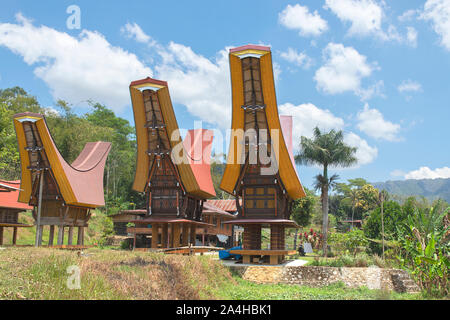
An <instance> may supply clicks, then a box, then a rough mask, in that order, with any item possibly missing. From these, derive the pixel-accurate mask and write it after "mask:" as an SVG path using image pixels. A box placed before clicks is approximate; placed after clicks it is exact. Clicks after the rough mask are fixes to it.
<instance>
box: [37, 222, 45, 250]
mask: <svg viewBox="0 0 450 320" xmlns="http://www.w3.org/2000/svg"><path fill="white" fill-rule="evenodd" d="M43 234H44V226H43V225H40V226H39V239H38V245H39V246H41V245H42V235H43Z"/></svg>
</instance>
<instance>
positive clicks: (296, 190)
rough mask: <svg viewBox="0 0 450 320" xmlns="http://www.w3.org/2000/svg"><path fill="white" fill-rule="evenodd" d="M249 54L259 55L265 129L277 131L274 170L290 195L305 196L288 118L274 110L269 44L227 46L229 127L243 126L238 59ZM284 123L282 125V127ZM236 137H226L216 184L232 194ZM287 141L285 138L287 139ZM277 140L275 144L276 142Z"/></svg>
mask: <svg viewBox="0 0 450 320" xmlns="http://www.w3.org/2000/svg"><path fill="white" fill-rule="evenodd" d="M247 57H253V58H258V59H259V66H260V74H261V86H262V96H263V97H264V104H265V114H266V119H267V125H268V130H269V132H271V131H272V130H277V131H278V133H279V134H278V136H279V139H278V141H277V139H274V137H271V139H272V140H273V144H274V148H275V149H278V153H277V152H275V156H276V161H277V163H278V173H279V175H280V178H281V180H282V183H283V185H284V186H285V188H286V191H287V192H288V194H289V196H290V197H291V198H292V199H298V198H301V197H304V196H305V191H304V190H303V186H302V184H301V183H300V179H299V177H298V175H297V171H296V168H295V162H294V161H293V153H292V135H289V134H288V133H289V132H292V120H291V121H290V122H289V120H287V119H286V120H281V121H280V116H279V114H278V105H277V99H276V93H275V83H274V76H273V67H272V54H271V51H270V48H269V47H264V46H256V45H246V46H241V47H237V48H234V49H230V53H229V59H230V69H231V84H232V96H233V99H232V104H233V106H232V123H231V128H232V130H240V129H241V130H244V127H245V124H244V115H245V111H244V109H243V108H242V106H243V105H244V83H243V72H242V62H241V61H242V59H244V58H247ZM283 127H284V129H283ZM236 138H237V141H230V149H229V151H228V159H227V165H226V167H225V172H224V175H223V178H222V181H221V184H220V188H221V189H222V190H224V191H226V192H228V193H230V194H234V191H235V187H236V183H237V181H238V179H239V175H240V170H241V163H240V162H241V160H240V159H242V152H243V148H241V147H239V146H242V145H243V137H241V136H239V135H237V136H236ZM286 138H288V139H290V143H288V142H289V141H286V140H287V139H286ZM277 142H278V144H277ZM289 144H290V146H289Z"/></svg>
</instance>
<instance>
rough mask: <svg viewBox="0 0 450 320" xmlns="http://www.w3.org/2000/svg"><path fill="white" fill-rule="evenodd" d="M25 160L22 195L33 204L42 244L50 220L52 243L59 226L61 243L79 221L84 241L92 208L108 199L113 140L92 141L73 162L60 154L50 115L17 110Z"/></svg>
mask: <svg viewBox="0 0 450 320" xmlns="http://www.w3.org/2000/svg"><path fill="white" fill-rule="evenodd" d="M14 124H15V129H16V134H17V140H18V144H19V153H20V157H21V165H22V180H21V182H22V183H21V189H22V190H21V191H20V194H19V201H21V202H24V203H28V204H29V205H30V206H33V207H34V209H33V218H34V219H35V221H36V226H37V230H36V234H37V237H36V245H41V244H42V233H43V228H44V226H46V225H48V226H50V236H49V245H53V241H54V232H55V226H57V227H58V228H59V230H58V238H57V244H58V245H62V244H63V243H64V228H66V227H67V228H68V229H69V235H68V241H67V243H68V244H69V245H71V244H72V240H73V229H74V227H78V237H77V244H79V245H82V244H84V228H85V227H87V226H88V224H87V222H88V221H89V218H90V216H91V210H92V209H94V208H96V207H99V206H102V205H104V198H103V169H104V165H105V162H106V158H107V156H108V153H109V150H110V147H111V144H110V143H108V142H90V143H87V144H86V146H85V148H84V149H83V151H82V152H81V153H80V155H79V157H78V158H77V159H76V160H75V161H74V162H73V163H72V165H69V164H67V163H66V162H65V160H64V159H63V158H62V156H61V155H60V154H59V151H58V150H57V148H56V146H55V144H54V142H53V139H52V137H51V135H50V132H49V131H48V128H47V124H46V122H45V118H44V116H42V115H40V114H33V113H23V114H17V115H15V116H14Z"/></svg>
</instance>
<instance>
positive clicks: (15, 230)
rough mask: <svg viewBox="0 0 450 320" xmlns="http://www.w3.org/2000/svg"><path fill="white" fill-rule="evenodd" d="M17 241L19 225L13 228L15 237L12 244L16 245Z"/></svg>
mask: <svg viewBox="0 0 450 320" xmlns="http://www.w3.org/2000/svg"><path fill="white" fill-rule="evenodd" d="M16 242H17V227H14V229H13V238H12V244H13V245H16Z"/></svg>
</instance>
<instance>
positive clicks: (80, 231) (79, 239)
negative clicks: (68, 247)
mask: <svg viewBox="0 0 450 320" xmlns="http://www.w3.org/2000/svg"><path fill="white" fill-rule="evenodd" d="M82 229H83V227H78V234H77V245H79V246H81V242H82V241H83V239H81V238H82V235H81V233H82V232H83V231H82Z"/></svg>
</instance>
